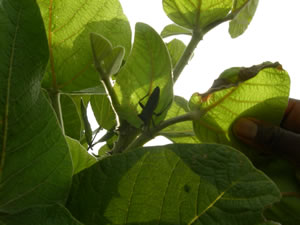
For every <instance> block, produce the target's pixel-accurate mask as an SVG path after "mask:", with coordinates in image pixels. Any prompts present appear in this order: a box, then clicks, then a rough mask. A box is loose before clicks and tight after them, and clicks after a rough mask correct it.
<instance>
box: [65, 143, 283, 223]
mask: <svg viewBox="0 0 300 225" xmlns="http://www.w3.org/2000/svg"><path fill="white" fill-rule="evenodd" d="M82 193H84V194H82ZM279 198H280V193H279V191H278V189H277V187H276V186H275V185H274V183H273V182H272V181H271V180H270V179H269V178H267V177H266V176H265V175H264V174H263V173H262V172H260V171H258V170H257V169H255V168H254V167H253V166H252V164H251V163H250V161H249V160H248V159H247V158H246V157H245V156H244V155H243V154H241V153H240V152H238V151H236V150H234V149H232V148H230V147H228V146H222V145H209V144H203V145H195V144H194V145H191V144H190V145H188V144H185V145H167V146H162V147H152V148H142V149H138V150H136V151H131V152H128V153H125V154H120V155H116V156H112V157H107V158H105V159H103V160H101V161H100V162H98V163H97V164H95V165H94V166H92V167H90V168H89V169H87V170H85V171H83V172H82V173H79V174H78V175H77V176H75V177H74V183H73V188H72V191H71V194H70V198H69V201H68V204H67V207H68V209H69V210H70V212H71V213H72V214H73V215H74V216H75V217H76V218H77V219H79V220H80V221H81V222H83V223H84V224H86V225H94V224H95V225H96V224H209V225H214V224H216V225H220V224H224V225H225V224H230V225H253V224H258V223H262V222H263V221H264V218H263V217H262V211H263V209H264V207H266V206H267V205H270V204H272V203H274V202H276V201H278V200H279ZM91 215H93V216H91ZM245 218H247V219H245Z"/></svg>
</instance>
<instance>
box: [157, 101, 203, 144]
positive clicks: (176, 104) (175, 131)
mask: <svg viewBox="0 0 300 225" xmlns="http://www.w3.org/2000/svg"><path fill="white" fill-rule="evenodd" d="M189 111H190V109H189V107H188V101H187V100H185V99H184V98H182V97H179V96H175V98H174V101H173V104H172V106H171V107H170V109H169V111H168V114H167V116H166V119H170V118H174V117H176V116H181V115H184V114H186V113H187V112H189ZM159 134H160V135H162V136H164V137H166V138H168V139H170V140H171V141H173V142H174V143H199V142H200V141H199V140H198V138H197V137H196V135H195V133H194V130H193V123H192V122H191V121H186V122H181V123H176V124H174V125H172V126H169V127H167V128H165V129H164V130H162V131H161V132H160V133H159Z"/></svg>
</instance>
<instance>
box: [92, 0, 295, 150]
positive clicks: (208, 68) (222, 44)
mask: <svg viewBox="0 0 300 225" xmlns="http://www.w3.org/2000/svg"><path fill="white" fill-rule="evenodd" d="M120 2H121V4H122V7H123V10H124V12H125V14H126V16H127V17H128V19H129V21H130V24H131V28H132V32H133V36H134V26H135V23H136V22H144V23H147V24H149V25H150V26H152V27H153V28H154V29H155V30H156V31H157V32H158V33H160V32H161V31H162V29H163V28H164V27H165V26H166V25H168V24H170V23H172V21H171V20H170V19H169V18H168V17H167V16H166V14H165V13H164V11H163V7H162V0H120ZM299 9H300V1H299V0H286V1H284V0H261V1H260V2H259V5H258V8H257V11H256V14H255V16H254V18H253V20H252V22H251V24H250V25H249V27H248V29H247V30H246V32H245V33H244V34H243V35H241V36H240V37H238V38H236V39H231V37H230V35H229V33H228V26H229V25H228V23H224V24H222V25H220V26H218V27H217V28H215V29H213V30H212V31H210V32H209V33H208V34H206V35H205V37H204V39H203V41H201V42H200V44H199V45H198V47H197V49H196V50H195V52H194V57H193V59H192V60H191V61H190V63H189V65H188V66H187V67H186V68H185V70H184V71H183V73H182V74H181V77H180V78H179V80H178V81H177V83H176V85H175V87H174V92H175V94H176V95H180V96H183V97H185V98H186V99H187V100H189V98H190V96H191V95H192V94H193V93H194V92H200V93H201V92H205V91H206V90H207V89H208V88H209V87H210V86H211V85H212V82H213V80H214V79H216V78H217V77H218V76H219V74H220V73H221V72H223V71H224V70H225V69H228V68H230V67H234V66H246V67H248V66H252V65H255V64H260V63H262V62H264V61H272V62H275V61H278V62H280V63H281V64H282V65H283V68H284V69H285V70H287V71H288V72H289V74H290V77H291V92H290V97H292V98H297V99H300V87H298V86H299V82H300V78H299V77H300V67H299V66H300V62H299V60H300V43H299V42H300V29H299V27H300V26H299V23H300V13H299ZM174 37H175V36H174ZM174 37H171V38H168V39H166V40H167V41H170V40H171V39H172V38H174ZM176 38H179V39H181V40H183V41H184V42H185V43H186V44H187V43H188V41H189V39H190V37H189V36H183V35H182V36H176ZM91 122H92V121H91ZM96 124H97V123H96V122H95V121H94V122H92V126H93V129H96V128H97V125H96ZM166 143H170V142H169V141H168V140H166V139H164V138H160V137H158V138H156V139H155V140H154V142H152V143H149V144H150V145H151V144H156V145H157V144H166Z"/></svg>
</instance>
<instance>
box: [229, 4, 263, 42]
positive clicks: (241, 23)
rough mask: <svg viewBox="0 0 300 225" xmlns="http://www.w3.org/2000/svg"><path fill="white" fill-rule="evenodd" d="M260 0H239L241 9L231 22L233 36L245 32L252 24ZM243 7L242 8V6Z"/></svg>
mask: <svg viewBox="0 0 300 225" xmlns="http://www.w3.org/2000/svg"><path fill="white" fill-rule="evenodd" d="M258 1H259V0H247V1H246V0H237V1H236V2H237V6H236V7H237V9H236V10H240V11H239V12H238V14H237V15H236V16H235V17H234V19H233V20H231V21H230V23H229V33H230V35H231V37H232V38H236V37H238V36H240V35H241V34H243V33H244V32H245V31H246V29H247V28H248V25H249V24H250V22H251V20H252V18H253V16H254V14H255V11H256V8H257V5H258ZM240 7H241V8H240Z"/></svg>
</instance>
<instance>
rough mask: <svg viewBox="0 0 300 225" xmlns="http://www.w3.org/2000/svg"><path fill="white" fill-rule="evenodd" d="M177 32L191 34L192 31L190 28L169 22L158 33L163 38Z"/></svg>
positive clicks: (177, 33)
mask: <svg viewBox="0 0 300 225" xmlns="http://www.w3.org/2000/svg"><path fill="white" fill-rule="evenodd" d="M179 34H185V35H192V34H193V32H192V31H191V30H190V29H186V28H184V27H181V26H178V25H177V24H170V25H167V26H166V27H165V28H164V29H163V31H162V32H161V34H160V35H161V36H162V37H163V38H166V37H170V36H173V35H179Z"/></svg>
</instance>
